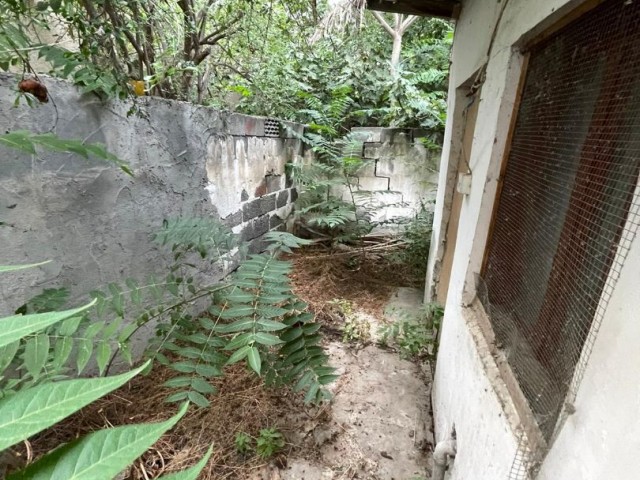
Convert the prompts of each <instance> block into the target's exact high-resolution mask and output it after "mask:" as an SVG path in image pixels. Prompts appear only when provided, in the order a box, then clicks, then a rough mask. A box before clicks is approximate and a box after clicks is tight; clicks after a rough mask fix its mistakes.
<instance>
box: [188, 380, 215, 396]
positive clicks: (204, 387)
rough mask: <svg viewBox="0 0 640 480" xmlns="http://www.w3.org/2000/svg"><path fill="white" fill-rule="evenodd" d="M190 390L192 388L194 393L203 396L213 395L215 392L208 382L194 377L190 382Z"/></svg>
mask: <svg viewBox="0 0 640 480" xmlns="http://www.w3.org/2000/svg"><path fill="white" fill-rule="evenodd" d="M191 388H193V389H194V390H195V391H196V392H200V393H202V394H204V395H208V394H210V393H215V391H216V389H215V388H214V387H213V386H212V385H211V384H209V382H207V381H206V380H204V379H203V378H201V377H194V378H193V379H192V380H191Z"/></svg>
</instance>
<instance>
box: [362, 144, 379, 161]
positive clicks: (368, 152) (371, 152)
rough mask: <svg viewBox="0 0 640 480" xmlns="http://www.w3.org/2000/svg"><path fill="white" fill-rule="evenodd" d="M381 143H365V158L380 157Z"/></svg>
mask: <svg viewBox="0 0 640 480" xmlns="http://www.w3.org/2000/svg"><path fill="white" fill-rule="evenodd" d="M380 147H382V144H381V143H365V144H364V158H373V159H377V158H380Z"/></svg>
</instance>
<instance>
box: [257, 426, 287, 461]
mask: <svg viewBox="0 0 640 480" xmlns="http://www.w3.org/2000/svg"><path fill="white" fill-rule="evenodd" d="M283 448H284V437H283V436H282V434H281V433H280V432H279V431H277V430H276V429H275V428H263V429H262V430H260V435H258V438H257V440H256V453H257V454H258V456H259V457H261V458H270V457H272V456H273V455H274V454H276V453H278V452H279V451H280V450H282V449H283Z"/></svg>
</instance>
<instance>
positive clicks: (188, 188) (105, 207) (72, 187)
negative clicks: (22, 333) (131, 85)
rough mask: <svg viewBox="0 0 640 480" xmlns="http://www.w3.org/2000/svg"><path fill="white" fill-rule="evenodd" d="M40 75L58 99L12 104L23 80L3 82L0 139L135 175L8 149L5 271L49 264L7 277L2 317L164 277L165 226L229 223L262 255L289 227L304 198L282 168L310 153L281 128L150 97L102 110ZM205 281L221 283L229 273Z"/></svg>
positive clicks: (3, 151) (2, 202)
mask: <svg viewBox="0 0 640 480" xmlns="http://www.w3.org/2000/svg"><path fill="white" fill-rule="evenodd" d="M42 78H43V80H44V82H45V84H46V86H47V88H48V90H49V93H50V101H49V102H48V103H46V104H38V105H35V106H34V107H29V106H27V105H26V104H25V103H24V102H22V103H21V104H20V105H19V106H18V107H14V106H13V103H14V99H15V98H16V86H17V83H18V81H19V77H17V76H13V75H10V74H0V131H1V132H3V133H4V132H11V131H15V130H29V131H32V132H37V133H45V132H53V133H56V134H58V135H59V136H60V137H63V138H73V139H80V140H84V141H87V142H100V143H103V144H105V145H106V146H107V148H108V150H109V151H110V152H112V153H113V154H115V155H117V156H118V157H120V158H121V159H122V160H124V161H125V162H127V163H128V164H129V165H130V167H131V168H132V169H133V171H134V174H135V175H134V177H130V176H128V175H126V174H124V173H123V172H122V171H121V170H120V169H119V168H118V167H117V166H115V165H112V164H110V163H106V162H104V161H100V160H96V159H90V160H86V159H84V158H82V157H80V156H78V155H71V154H67V153H60V152H57V153H56V152H53V153H52V152H49V151H44V150H39V151H38V153H37V154H36V155H31V154H27V153H24V152H19V151H16V150H13V149H9V148H5V147H2V146H0V247H1V248H0V264H21V263H34V262H39V261H43V260H51V262H50V263H48V264H47V265H44V266H42V267H38V268H36V269H30V270H24V271H21V272H17V273H14V274H11V276H10V277H8V276H6V275H3V276H0V315H2V314H6V313H10V312H13V311H14V310H15V308H16V307H18V306H20V305H22V304H23V303H24V301H25V300H26V299H28V298H30V297H31V296H32V295H34V294H36V293H39V292H40V291H42V289H43V288H52V287H58V286H63V285H64V286H67V287H70V288H71V291H72V298H74V299H75V300H78V299H79V298H80V297H82V296H83V295H84V294H86V293H87V292H89V291H90V290H92V289H95V288H104V287H105V286H106V285H107V284H108V283H109V282H112V281H117V280H121V279H123V278H127V277H134V278H139V279H144V278H145V277H147V276H148V275H149V274H151V273H156V274H157V273H160V274H162V272H165V271H166V269H165V267H166V265H167V263H168V262H169V261H170V260H169V258H168V257H170V255H167V254H166V253H163V252H161V251H159V249H158V247H157V246H156V245H154V244H153V243H152V242H151V241H150V234H151V233H153V232H154V231H156V230H157V229H159V228H160V227H161V226H162V222H163V220H165V219H169V218H175V217H194V216H213V217H217V218H221V219H222V220H223V221H224V222H225V223H226V224H227V225H229V226H230V227H231V228H232V229H233V231H234V232H236V233H239V234H240V235H241V237H242V238H243V239H245V240H247V241H249V242H251V248H252V249H253V250H254V251H255V250H258V249H259V248H260V247H261V243H260V238H261V236H262V235H264V233H266V232H267V231H268V230H270V229H276V228H282V227H283V222H284V220H285V218H286V216H287V214H288V213H289V211H290V210H291V208H292V205H291V203H292V202H293V201H294V200H295V198H296V196H297V193H296V191H295V189H294V188H292V185H291V184H290V182H289V181H287V178H286V174H285V165H286V164H287V163H289V162H294V161H297V159H298V158H299V157H300V156H301V155H302V154H303V152H302V145H301V142H300V141H299V140H297V139H295V138H293V136H292V135H287V134H286V133H285V132H280V133H278V131H279V128H277V127H278V125H279V123H278V122H277V121H276V120H273V119H265V118H258V117H250V116H245V115H239V114H231V113H226V112H220V111H217V110H214V109H211V108H207V107H203V106H196V105H192V104H188V103H184V102H177V101H169V100H164V99H159V98H151V97H143V98H139V99H137V101H136V102H135V104H132V103H131V102H120V101H110V102H107V103H104V102H102V101H101V100H100V99H99V98H97V97H96V96H94V95H87V94H83V93H82V92H81V91H79V90H78V89H76V88H75V87H73V86H72V85H70V84H69V83H67V82H64V81H61V80H56V79H52V78H48V77H42ZM288 126H289V127H290V128H291V129H294V130H297V131H298V132H302V128H303V127H302V126H301V125H295V124H288ZM203 275H206V276H207V277H208V278H209V279H211V280H212V281H214V280H215V277H219V276H220V275H221V272H219V271H215V270H211V271H209V272H203Z"/></svg>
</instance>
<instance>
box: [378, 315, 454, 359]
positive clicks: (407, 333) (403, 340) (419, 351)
mask: <svg viewBox="0 0 640 480" xmlns="http://www.w3.org/2000/svg"><path fill="white" fill-rule="evenodd" d="M443 314H444V310H443V309H442V307H440V306H438V305H435V304H431V303H430V304H427V305H425V306H424V307H423V308H422V310H421V312H420V315H419V317H418V319H417V320H400V321H397V322H394V323H392V324H389V325H384V326H382V327H381V328H380V330H379V333H380V340H379V341H378V342H379V343H380V344H381V345H383V346H394V347H396V348H397V349H398V351H399V352H400V355H401V356H402V357H403V358H411V359H420V358H425V359H427V360H435V358H436V356H437V353H438V330H439V329H440V323H441V320H442V316H443Z"/></svg>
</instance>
